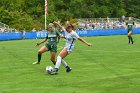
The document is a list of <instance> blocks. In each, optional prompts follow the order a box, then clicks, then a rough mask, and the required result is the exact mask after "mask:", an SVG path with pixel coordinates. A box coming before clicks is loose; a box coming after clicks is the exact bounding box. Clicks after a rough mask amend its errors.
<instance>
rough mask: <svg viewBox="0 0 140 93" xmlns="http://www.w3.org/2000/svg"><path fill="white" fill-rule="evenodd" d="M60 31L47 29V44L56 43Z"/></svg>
mask: <svg viewBox="0 0 140 93" xmlns="http://www.w3.org/2000/svg"><path fill="white" fill-rule="evenodd" d="M59 35H60V33H59V32H58V31H54V32H52V31H48V34H47V36H46V39H48V40H47V44H54V43H55V44H57V39H58V37H59Z"/></svg>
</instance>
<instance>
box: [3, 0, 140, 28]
mask: <svg viewBox="0 0 140 93" xmlns="http://www.w3.org/2000/svg"><path fill="white" fill-rule="evenodd" d="M44 3H45V0H0V22H3V23H5V24H7V25H9V26H10V27H12V28H16V29H18V30H22V29H23V28H26V29H27V30H31V29H32V28H36V29H39V28H44V20H45V19H44ZM48 13H49V15H48V16H47V23H49V22H52V21H54V20H61V21H62V22H64V21H66V20H70V19H74V18H100V17H102V18H106V17H107V16H108V17H114V18H116V17H121V16H122V15H124V16H132V17H136V18H140V0H48Z"/></svg>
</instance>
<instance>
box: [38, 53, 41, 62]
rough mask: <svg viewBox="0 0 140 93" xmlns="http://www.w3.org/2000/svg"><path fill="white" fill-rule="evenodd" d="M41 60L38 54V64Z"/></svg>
mask: <svg viewBox="0 0 140 93" xmlns="http://www.w3.org/2000/svg"><path fill="white" fill-rule="evenodd" d="M40 60H41V54H38V62H40Z"/></svg>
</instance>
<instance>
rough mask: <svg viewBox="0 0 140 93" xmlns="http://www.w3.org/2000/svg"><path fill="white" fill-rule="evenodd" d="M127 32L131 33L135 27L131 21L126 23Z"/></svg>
mask: <svg viewBox="0 0 140 93" xmlns="http://www.w3.org/2000/svg"><path fill="white" fill-rule="evenodd" d="M126 25H127V28H128V31H132V29H133V26H134V25H135V23H134V22H133V21H129V22H127V23H126Z"/></svg>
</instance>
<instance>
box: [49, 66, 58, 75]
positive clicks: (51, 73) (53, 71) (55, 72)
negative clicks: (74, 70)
mask: <svg viewBox="0 0 140 93" xmlns="http://www.w3.org/2000/svg"><path fill="white" fill-rule="evenodd" d="M49 74H50V75H57V74H58V70H57V69H56V68H54V69H53V70H52V71H49Z"/></svg>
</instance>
